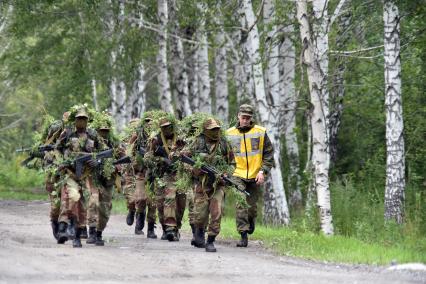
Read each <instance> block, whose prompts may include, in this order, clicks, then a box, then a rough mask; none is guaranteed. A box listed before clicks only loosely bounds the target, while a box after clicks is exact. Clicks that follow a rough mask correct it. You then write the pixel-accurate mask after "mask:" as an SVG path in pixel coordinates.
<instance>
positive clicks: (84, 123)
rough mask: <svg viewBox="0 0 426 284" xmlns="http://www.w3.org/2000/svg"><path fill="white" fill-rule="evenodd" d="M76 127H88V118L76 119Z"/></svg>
mask: <svg viewBox="0 0 426 284" xmlns="http://www.w3.org/2000/svg"><path fill="white" fill-rule="evenodd" d="M75 127H76V128H79V129H81V128H86V127H87V118H86V117H77V118H76V119H75Z"/></svg>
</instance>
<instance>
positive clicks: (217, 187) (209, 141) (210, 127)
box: [191, 118, 234, 252]
mask: <svg viewBox="0 0 426 284" xmlns="http://www.w3.org/2000/svg"><path fill="white" fill-rule="evenodd" d="M220 130H221V126H220V124H219V122H218V121H216V120H215V119H213V118H209V119H206V120H205V122H204V123H203V133H202V134H201V135H200V136H199V137H198V138H197V140H196V141H195V142H194V144H193V146H192V147H191V150H192V153H193V156H194V159H197V156H198V158H199V159H201V160H202V162H203V163H205V164H207V165H210V166H212V167H217V166H218V165H219V164H220V163H225V164H227V165H229V166H231V165H232V164H233V163H234V156H233V153H232V150H231V147H230V145H229V144H228V142H227V141H226V139H225V138H224V137H221V135H220ZM193 174H194V175H195V176H197V177H198V178H197V183H196V187H195V196H194V217H195V220H194V221H195V242H194V245H195V246H196V247H199V248H204V247H205V248H206V251H207V252H216V248H215V247H214V241H215V238H216V236H217V235H218V234H219V232H220V222H221V217H222V203H223V201H224V196H225V193H224V186H225V183H224V181H223V180H222V179H221V178H220V177H216V179H214V180H212V178H211V177H209V176H208V175H207V174H206V173H205V172H203V171H201V170H200V169H197V168H196V167H194V169H193ZM209 217H210V222H209ZM207 225H208V231H207V235H208V237H207V244H206V243H205V228H207Z"/></svg>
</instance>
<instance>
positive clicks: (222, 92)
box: [214, 18, 229, 123]
mask: <svg viewBox="0 0 426 284" xmlns="http://www.w3.org/2000/svg"><path fill="white" fill-rule="evenodd" d="M217 21H218V22H217V23H218V26H219V31H218V32H217V33H216V37H215V41H216V45H218V47H217V48H216V54H215V59H214V60H215V66H216V74H215V96H216V114H217V116H218V117H219V118H220V119H221V120H222V121H224V122H225V123H227V122H228V111H229V103H228V78H227V77H228V76H227V72H228V64H227V57H226V53H227V42H226V38H225V32H224V30H223V28H222V26H223V21H222V20H221V19H220V18H219V19H218V20H217Z"/></svg>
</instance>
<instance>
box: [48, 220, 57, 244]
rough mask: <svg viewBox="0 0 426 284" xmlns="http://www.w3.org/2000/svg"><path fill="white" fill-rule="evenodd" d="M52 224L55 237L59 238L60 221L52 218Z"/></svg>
mask: <svg viewBox="0 0 426 284" xmlns="http://www.w3.org/2000/svg"><path fill="white" fill-rule="evenodd" d="M50 224H51V225H52V233H53V237H54V238H55V239H56V240H58V232H59V223H58V221H56V220H52V221H51V222H50Z"/></svg>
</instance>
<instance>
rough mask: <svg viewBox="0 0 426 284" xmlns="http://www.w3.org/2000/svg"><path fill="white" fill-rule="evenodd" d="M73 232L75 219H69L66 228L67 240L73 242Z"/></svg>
mask: <svg viewBox="0 0 426 284" xmlns="http://www.w3.org/2000/svg"><path fill="white" fill-rule="evenodd" d="M75 232H76V230H75V219H74V218H71V219H70V224H69V225H68V227H67V233H68V238H69V239H70V240H73V239H74V237H75Z"/></svg>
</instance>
